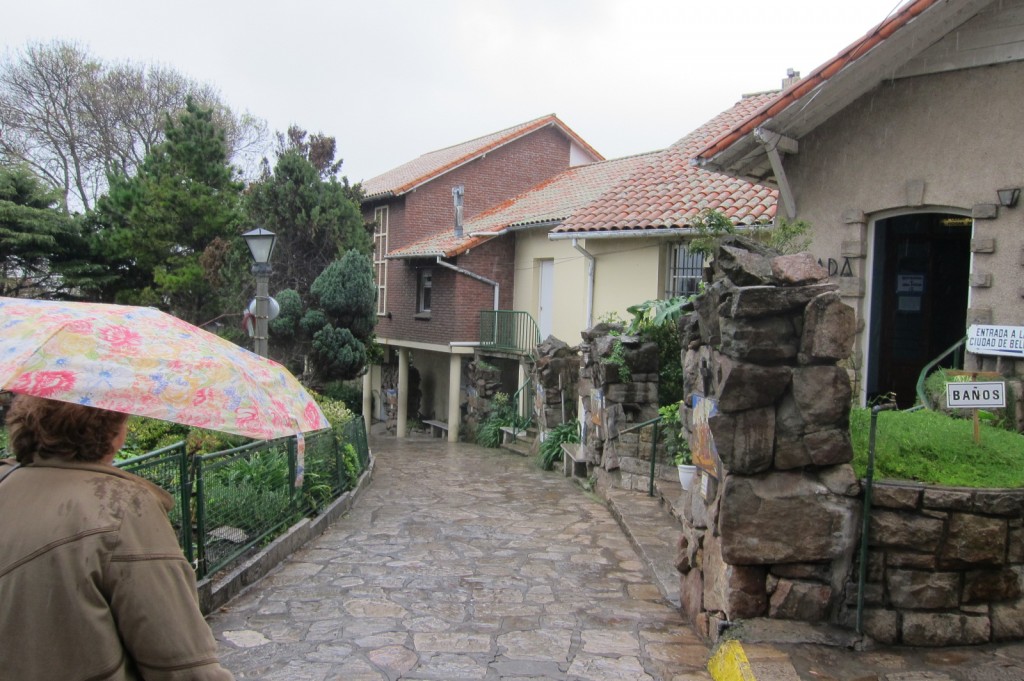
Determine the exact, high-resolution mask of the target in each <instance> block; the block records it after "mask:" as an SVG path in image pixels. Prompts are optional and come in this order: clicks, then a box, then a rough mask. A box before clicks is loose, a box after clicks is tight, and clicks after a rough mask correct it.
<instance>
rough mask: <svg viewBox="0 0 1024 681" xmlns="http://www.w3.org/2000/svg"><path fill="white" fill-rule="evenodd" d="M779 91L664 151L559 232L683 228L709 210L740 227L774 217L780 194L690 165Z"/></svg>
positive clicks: (749, 99)
mask: <svg viewBox="0 0 1024 681" xmlns="http://www.w3.org/2000/svg"><path fill="white" fill-rule="evenodd" d="M774 96H775V93H774V92H769V93H761V94H755V95H747V96H745V97H744V98H743V99H741V100H740V101H739V102H737V103H736V104H735V105H734V106H733V107H732V108H730V109H729V110H727V111H725V112H723V113H721V114H719V115H718V116H716V117H715V118H713V119H711V120H710V121H708V122H707V123H705V124H704V125H702V126H701V127H699V128H697V129H696V130H694V131H693V132H691V133H690V134H689V135H687V136H686V137H684V138H682V139H681V140H679V141H678V142H676V143H675V144H673V145H672V146H671V147H669V148H668V149H665V150H664V151H662V152H661V153H660V154H659V155H658V157H657V158H656V159H654V161H653V162H652V163H651V164H650V165H649V166H647V167H646V168H643V169H641V170H639V171H638V172H637V173H635V174H634V175H632V176H631V177H629V178H627V179H625V180H623V181H622V182H621V183H619V184H618V185H617V186H615V187H614V188H612V189H611V190H610V191H608V192H606V193H605V194H604V195H603V196H601V197H599V198H598V199H597V200H595V201H593V202H592V203H590V204H588V205H586V206H584V207H582V208H581V209H580V210H578V211H576V212H574V213H573V214H572V215H571V216H569V218H568V219H566V220H565V221H564V222H563V223H562V224H561V225H560V226H559V227H557V228H555V229H554V230H552V233H554V234H574V233H588V232H610V231H619V232H621V231H627V232H629V231H637V230H648V229H666V228H682V227H687V226H689V223H690V220H692V218H693V217H695V216H696V215H697V214H699V213H700V212H701V211H703V210H704V209H706V208H714V209H717V210H719V211H721V212H723V213H724V214H725V215H726V216H728V217H729V218H731V219H732V220H733V221H734V222H735V223H742V224H750V223H753V222H756V221H758V220H762V219H771V218H774V216H775V204H776V197H777V192H776V191H775V190H773V189H770V188H768V187H765V186H762V185H758V184H752V183H750V182H746V181H744V180H739V179H736V178H733V177H729V176H727V175H722V174H719V173H715V172H711V171H708V170H704V169H701V168H698V167H696V166H693V165H691V163H690V159H692V158H693V157H694V155H695V154H696V153H697V151H699V150H700V149H702V148H703V147H704V146H706V145H707V144H708V142H710V141H711V140H713V139H714V138H716V137H717V136H719V135H721V134H722V132H724V131H725V130H728V129H729V128H730V127H732V126H734V125H735V124H736V123H737V122H738V121H741V120H744V119H745V118H747V117H748V116H750V115H751V113H753V112H754V111H756V110H758V108H759V107H761V106H762V105H764V103H765V102H767V101H770V100H771V99H772V98H774Z"/></svg>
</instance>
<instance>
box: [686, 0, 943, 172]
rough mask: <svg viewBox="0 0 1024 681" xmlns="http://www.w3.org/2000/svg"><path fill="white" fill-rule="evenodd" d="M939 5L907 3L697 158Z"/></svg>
mask: <svg viewBox="0 0 1024 681" xmlns="http://www.w3.org/2000/svg"><path fill="white" fill-rule="evenodd" d="M938 2H939V0H916V1H915V2H908V3H907V4H905V5H904V6H903V7H901V8H900V9H899V10H898V11H897V12H896V13H895V14H893V15H892V16H890V17H888V18H887V19H885V21H883V22H882V23H880V24H878V25H877V26H875V27H874V28H873V29H871V30H870V31H868V33H867V34H866V35H865V36H863V37H862V38H860V39H858V40H856V41H855V42H853V43H852V44H851V45H849V46H848V47H847V48H846V49H844V50H843V51H842V52H840V53H839V54H838V55H836V56H835V57H833V58H832V59H830V60H829V61H827V62H825V63H824V64H822V65H821V66H819V67H818V68H816V69H815V70H814V71H812V72H811V73H810V74H809V75H807V76H806V77H804V78H801V79H800V80H798V81H797V82H795V83H793V84H792V85H790V86H789V87H788V88H786V89H785V90H783V91H782V92H780V93H778V94H777V96H775V97H773V98H772V99H770V100H768V101H767V102H764V103H762V105H761V106H760V107H759V108H758V109H757V110H755V111H752V112H750V114H749V115H748V116H747V117H746V118H743V119H741V120H739V121H736V122H735V123H734V124H733V125H731V126H730V127H728V128H727V129H725V130H722V131H720V133H719V134H718V135H716V136H715V137H713V138H711V139H709V140H707V143H706V144H704V145H702V146H701V147H700V148H698V149H696V150H695V153H694V158H695V159H700V160H707V159H710V158H712V157H713V156H715V155H716V154H718V153H721V152H722V151H724V150H725V149H727V148H728V147H730V146H731V145H732V144H734V143H735V142H736V141H737V140H739V139H740V138H741V137H743V136H744V135H747V134H748V133H750V132H752V131H753V130H754V129H755V128H757V127H758V126H760V125H762V124H763V123H765V122H766V121H767V120H768V119H770V118H772V117H774V116H776V115H778V114H779V113H780V112H781V111H783V110H784V109H786V108H787V107H789V106H790V105H792V104H794V103H796V102H797V101H798V100H799V99H801V98H802V97H804V95H806V94H808V93H810V92H811V91H812V90H814V89H816V88H818V87H820V86H821V85H823V84H824V83H825V82H826V81H828V80H829V79H830V78H832V77H833V76H835V75H836V74H837V73H839V72H840V71H842V70H843V68H845V67H846V66H848V65H849V64H852V63H853V62H855V61H857V60H858V59H860V58H861V57H863V56H864V55H866V54H867V53H868V52H870V51H871V50H872V49H873V48H874V47H876V46H877V45H878V44H879V43H881V42H883V41H884V40H886V39H887V38H889V37H890V36H891V35H893V34H894V33H896V32H897V31H898V30H899V29H901V28H903V27H904V26H906V25H907V24H908V23H910V21H911V20H912V19H913V18H914V17H916V16H918V15H919V14H921V13H922V12H924V11H925V10H926V9H928V8H929V7H931V6H932V5H935V4H937V3H938Z"/></svg>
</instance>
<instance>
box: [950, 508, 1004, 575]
mask: <svg viewBox="0 0 1024 681" xmlns="http://www.w3.org/2000/svg"><path fill="white" fill-rule="evenodd" d="M1007 536H1008V526H1007V523H1006V520H1005V519H1002V518H988V517H985V516H979V515H972V514H968V513H951V514H950V516H949V528H948V531H947V534H946V540H945V541H944V542H943V545H942V549H941V550H940V551H939V565H941V566H944V567H971V566H985V565H1001V564H1003V563H1004V562H1005V560H1006V544H1007Z"/></svg>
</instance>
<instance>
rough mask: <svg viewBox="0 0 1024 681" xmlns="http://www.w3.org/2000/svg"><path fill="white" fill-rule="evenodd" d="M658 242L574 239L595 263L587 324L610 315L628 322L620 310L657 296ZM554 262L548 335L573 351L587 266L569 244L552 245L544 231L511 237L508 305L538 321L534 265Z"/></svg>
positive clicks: (583, 323)
mask: <svg viewBox="0 0 1024 681" xmlns="http://www.w3.org/2000/svg"><path fill="white" fill-rule="evenodd" d="M665 243H666V242H665V240H664V239H653V238H651V239H648V238H623V239H589V240H587V239H580V240H579V245H580V246H582V247H583V248H584V249H586V250H587V251H588V252H590V253H591V254H592V255H593V256H594V257H595V258H596V262H597V269H596V270H595V276H594V306H593V323H595V324H596V323H598V322H599V321H601V319H602V318H603V317H606V316H608V315H609V314H612V313H615V314H616V315H618V316H619V317H620V318H621V319H628V318H629V313H627V312H626V308H628V307H630V306H632V305H636V304H637V303H642V302H644V301H646V300H651V299H652V298H658V297H661V296H662V295H663V291H662V289H663V287H664V284H663V282H664V281H665V278H664V271H663V270H664V257H662V253H663V249H664V247H665ZM545 259H551V260H553V261H554V287H555V297H554V314H553V320H552V326H553V332H552V333H553V335H554V336H555V337H556V338H558V339H560V340H563V341H565V342H566V343H569V344H570V345H575V344H577V343H579V342H580V331H582V330H584V329H585V328H587V326H588V324H587V319H586V317H587V310H586V307H587V304H586V303H587V299H586V296H587V278H588V275H589V267H590V264H589V261H588V260H587V259H586V257H585V256H584V255H583V254H582V253H580V252H578V251H577V250H576V249H574V248H573V247H572V241H571V240H569V239H565V240H562V239H559V240H555V241H552V240H550V239H548V237H547V230H544V229H536V230H530V231H522V232H519V233H517V234H516V283H515V293H514V296H513V298H514V302H515V306H516V309H517V310H526V311H528V312H530V314H532V315H533V316H534V318H535V319H536V318H537V317H538V315H539V311H538V307H539V298H538V297H539V279H540V273H539V265H538V261H540V260H545Z"/></svg>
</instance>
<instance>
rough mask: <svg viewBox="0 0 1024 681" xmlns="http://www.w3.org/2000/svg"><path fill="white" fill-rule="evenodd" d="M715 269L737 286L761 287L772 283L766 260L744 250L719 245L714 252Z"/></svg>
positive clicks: (759, 255)
mask: <svg viewBox="0 0 1024 681" xmlns="http://www.w3.org/2000/svg"><path fill="white" fill-rule="evenodd" d="M714 263H715V265H714V266H715V268H716V269H717V270H718V271H719V272H722V273H723V274H725V275H726V276H727V277H728V278H729V280H730V281H732V283H734V284H735V285H737V286H762V285H765V284H770V283H772V266H771V262H770V261H769V259H768V258H766V257H765V256H764V255H762V254H760V253H753V252H751V251H749V250H746V249H745V248H737V247H735V246H729V245H727V244H721V245H719V247H718V248H717V249H716V250H715V260H714Z"/></svg>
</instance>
